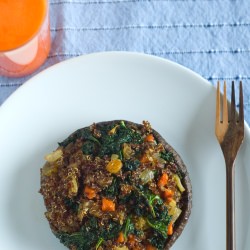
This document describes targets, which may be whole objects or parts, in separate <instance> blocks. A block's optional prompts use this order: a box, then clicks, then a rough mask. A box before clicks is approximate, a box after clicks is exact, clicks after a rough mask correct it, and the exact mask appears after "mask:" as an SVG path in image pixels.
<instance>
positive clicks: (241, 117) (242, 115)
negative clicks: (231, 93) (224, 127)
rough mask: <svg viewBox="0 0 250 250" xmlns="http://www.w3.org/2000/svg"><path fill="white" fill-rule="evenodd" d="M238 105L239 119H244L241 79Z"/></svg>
mask: <svg viewBox="0 0 250 250" xmlns="http://www.w3.org/2000/svg"><path fill="white" fill-rule="evenodd" d="M239 98H240V107H239V121H240V122H243V121H244V102H243V86H242V81H240V97H239Z"/></svg>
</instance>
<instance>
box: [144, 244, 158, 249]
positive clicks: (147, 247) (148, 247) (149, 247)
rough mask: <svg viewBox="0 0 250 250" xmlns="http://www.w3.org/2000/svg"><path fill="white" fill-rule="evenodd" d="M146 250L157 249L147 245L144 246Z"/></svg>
mask: <svg viewBox="0 0 250 250" xmlns="http://www.w3.org/2000/svg"><path fill="white" fill-rule="evenodd" d="M146 250H157V248H156V247H154V246H152V245H151V244H147V245H146Z"/></svg>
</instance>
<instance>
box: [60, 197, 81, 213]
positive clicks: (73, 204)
mask: <svg viewBox="0 0 250 250" xmlns="http://www.w3.org/2000/svg"><path fill="white" fill-rule="evenodd" d="M64 203H65V205H66V206H67V207H68V208H69V209H71V210H72V211H74V212H77V211H78V208H79V204H78V203H77V202H75V201H74V200H72V199H69V198H65V199H64Z"/></svg>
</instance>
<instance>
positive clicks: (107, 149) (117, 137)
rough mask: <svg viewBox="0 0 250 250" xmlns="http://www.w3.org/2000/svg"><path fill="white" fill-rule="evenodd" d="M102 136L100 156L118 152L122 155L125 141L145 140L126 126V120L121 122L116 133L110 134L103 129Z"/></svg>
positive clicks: (137, 142)
mask: <svg viewBox="0 0 250 250" xmlns="http://www.w3.org/2000/svg"><path fill="white" fill-rule="evenodd" d="M101 133H102V136H101V138H100V142H101V146H100V149H99V156H100V157H103V156H104V155H112V154H118V155H120V156H121V147H122V144H123V143H136V144H140V143H142V142H143V140H142V137H141V135H140V134H139V133H138V132H136V131H134V130H132V129H131V128H129V127H126V125H125V123H124V122H121V123H120V125H119V127H118V128H117V129H116V133H114V134H111V135H110V134H109V133H107V132H106V131H101Z"/></svg>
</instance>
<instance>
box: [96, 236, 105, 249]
mask: <svg viewBox="0 0 250 250" xmlns="http://www.w3.org/2000/svg"><path fill="white" fill-rule="evenodd" d="M103 241H104V239H103V238H99V240H98V242H97V244H96V246H95V249H96V250H97V249H98V248H99V246H101V244H102V243H103Z"/></svg>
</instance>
